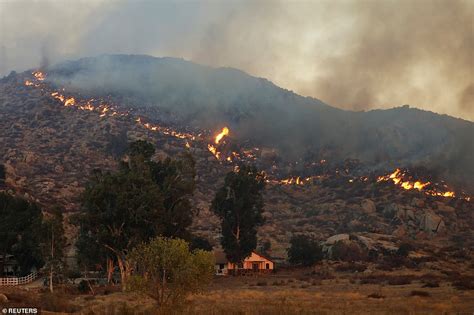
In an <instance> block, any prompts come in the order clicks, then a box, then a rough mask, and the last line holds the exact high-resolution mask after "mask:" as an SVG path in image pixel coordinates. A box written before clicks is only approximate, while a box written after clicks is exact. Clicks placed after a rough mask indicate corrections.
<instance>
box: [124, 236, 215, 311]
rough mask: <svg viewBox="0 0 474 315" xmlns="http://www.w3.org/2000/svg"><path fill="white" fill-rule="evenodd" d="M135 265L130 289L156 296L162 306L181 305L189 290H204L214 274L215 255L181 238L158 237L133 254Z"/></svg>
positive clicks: (195, 291) (131, 256)
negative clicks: (190, 248) (191, 246)
mask: <svg viewBox="0 0 474 315" xmlns="http://www.w3.org/2000/svg"><path fill="white" fill-rule="evenodd" d="M130 260H131V261H132V263H133V265H134V266H135V274H134V277H132V280H131V284H130V289H131V290H136V291H139V292H142V293H144V294H146V295H148V296H149V297H151V298H153V299H155V300H156V301H157V302H158V304H159V305H161V306H163V305H167V304H174V305H178V304H180V303H181V302H183V301H184V299H185V298H186V296H187V295H189V294H190V293H197V292H201V291H202V290H203V289H204V288H205V287H206V285H207V284H209V283H210V281H211V280H212V277H213V275H214V255H213V254H212V253H211V252H208V251H203V250H195V251H190V250H189V245H188V243H187V242H186V241H184V240H182V239H173V238H164V237H157V238H153V239H152V240H151V241H150V242H149V243H143V244H140V245H138V246H137V247H136V248H135V249H134V250H133V251H132V252H131V254H130Z"/></svg>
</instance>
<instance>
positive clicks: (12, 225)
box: [0, 192, 43, 275]
mask: <svg viewBox="0 0 474 315" xmlns="http://www.w3.org/2000/svg"><path fill="white" fill-rule="evenodd" d="M0 218H1V220H0V256H2V258H4V257H6V255H7V254H10V255H14V256H15V259H16V260H17V262H18V264H19V267H20V274H21V275H25V274H28V273H29V272H30V269H31V268H32V267H40V266H42V265H43V259H42V254H41V251H40V250H39V248H40V242H41V236H42V235H41V232H42V219H43V215H42V213H41V209H40V208H39V207H38V206H37V205H36V204H35V203H31V202H29V201H27V200H26V199H24V198H21V197H15V196H12V195H10V194H7V193H4V192H0ZM1 262H2V263H1V265H0V274H3V271H4V265H3V264H4V262H5V259H2V260H1Z"/></svg>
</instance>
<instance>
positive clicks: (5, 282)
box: [0, 272, 38, 287]
mask: <svg viewBox="0 0 474 315" xmlns="http://www.w3.org/2000/svg"><path fill="white" fill-rule="evenodd" d="M37 276H38V274H37V273H36V272H32V273H30V274H29V275H27V276H24V277H11V278H0V287H1V286H16V285H23V284H28V283H31V282H33V281H34V280H35V279H36V277H37Z"/></svg>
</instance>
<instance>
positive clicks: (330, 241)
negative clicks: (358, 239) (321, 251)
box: [325, 234, 349, 245]
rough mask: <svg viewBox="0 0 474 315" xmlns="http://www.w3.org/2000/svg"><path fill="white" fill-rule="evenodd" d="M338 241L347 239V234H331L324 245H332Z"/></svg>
mask: <svg viewBox="0 0 474 315" xmlns="http://www.w3.org/2000/svg"><path fill="white" fill-rule="evenodd" d="M340 241H349V234H336V235H333V236H331V237H329V238H328V239H327V240H326V242H325V244H326V245H334V244H336V243H337V242H340Z"/></svg>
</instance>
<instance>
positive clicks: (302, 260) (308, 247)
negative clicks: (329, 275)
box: [288, 235, 323, 266]
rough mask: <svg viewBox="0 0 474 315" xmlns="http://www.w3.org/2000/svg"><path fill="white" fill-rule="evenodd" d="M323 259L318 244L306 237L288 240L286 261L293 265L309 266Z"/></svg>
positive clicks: (298, 236) (295, 237) (299, 236)
mask: <svg viewBox="0 0 474 315" xmlns="http://www.w3.org/2000/svg"><path fill="white" fill-rule="evenodd" d="M322 258H323V252H322V249H321V246H320V245H319V242H318V241H316V240H315V239H313V238H312V237H309V236H307V235H296V236H293V237H292V238H291V240H290V247H289V248H288V260H289V262H290V263H291V264H294V265H303V266H311V265H314V264H315V263H316V262H318V261H320V260H321V259H322Z"/></svg>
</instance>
